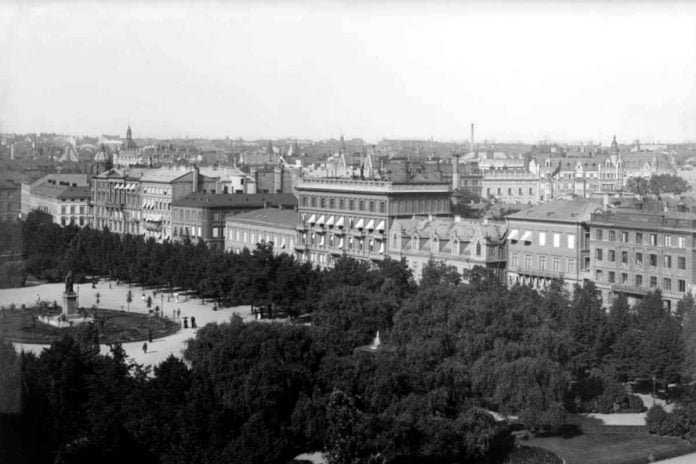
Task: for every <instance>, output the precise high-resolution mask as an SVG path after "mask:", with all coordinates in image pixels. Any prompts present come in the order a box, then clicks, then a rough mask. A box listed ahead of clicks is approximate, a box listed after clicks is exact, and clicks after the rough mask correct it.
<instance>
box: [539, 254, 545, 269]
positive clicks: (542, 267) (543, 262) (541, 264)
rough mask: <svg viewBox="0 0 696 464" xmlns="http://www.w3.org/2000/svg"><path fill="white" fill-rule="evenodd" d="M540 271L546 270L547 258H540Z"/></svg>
mask: <svg viewBox="0 0 696 464" xmlns="http://www.w3.org/2000/svg"><path fill="white" fill-rule="evenodd" d="M539 269H541V270H542V271H544V270H546V256H539Z"/></svg>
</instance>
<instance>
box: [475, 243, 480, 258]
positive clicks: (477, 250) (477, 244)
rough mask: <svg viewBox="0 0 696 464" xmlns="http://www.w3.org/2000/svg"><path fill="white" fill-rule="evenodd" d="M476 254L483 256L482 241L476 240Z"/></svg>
mask: <svg viewBox="0 0 696 464" xmlns="http://www.w3.org/2000/svg"><path fill="white" fill-rule="evenodd" d="M476 256H481V242H476Z"/></svg>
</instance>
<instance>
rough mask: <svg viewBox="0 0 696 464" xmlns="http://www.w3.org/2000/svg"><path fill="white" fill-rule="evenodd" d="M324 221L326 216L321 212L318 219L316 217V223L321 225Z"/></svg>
mask: <svg viewBox="0 0 696 464" xmlns="http://www.w3.org/2000/svg"><path fill="white" fill-rule="evenodd" d="M325 222H326V218H325V217H324V215H323V214H322V215H321V216H319V219H317V225H320V226H323V225H324V223H325Z"/></svg>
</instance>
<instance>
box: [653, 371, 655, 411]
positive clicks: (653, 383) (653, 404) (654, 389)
mask: <svg viewBox="0 0 696 464" xmlns="http://www.w3.org/2000/svg"><path fill="white" fill-rule="evenodd" d="M652 380H653V406H655V376H654V375H653V379H652Z"/></svg>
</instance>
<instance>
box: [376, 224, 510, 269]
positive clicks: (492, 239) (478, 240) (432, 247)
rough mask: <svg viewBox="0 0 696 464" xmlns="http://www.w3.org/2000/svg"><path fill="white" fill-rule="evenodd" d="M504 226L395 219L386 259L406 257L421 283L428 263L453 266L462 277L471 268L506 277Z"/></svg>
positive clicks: (505, 229) (505, 231)
mask: <svg viewBox="0 0 696 464" xmlns="http://www.w3.org/2000/svg"><path fill="white" fill-rule="evenodd" d="M506 233H507V226H506V225H505V224H504V223H494V222H488V221H483V222H480V221H473V220H466V219H461V218H459V217H455V218H437V219H436V218H427V217H425V218H413V219H395V220H394V221H393V223H392V226H391V229H390V230H389V237H390V239H389V256H390V257H391V258H393V259H400V258H406V260H407V262H408V266H409V268H410V269H411V270H412V271H413V275H414V277H415V278H416V279H417V280H420V278H421V276H422V273H423V268H424V267H425V265H426V264H427V263H428V261H430V260H434V261H437V262H443V263H445V264H447V265H450V266H454V267H456V268H457V271H459V272H460V273H462V274H466V271H468V270H471V269H472V268H473V267H474V266H483V267H486V268H488V269H491V270H492V271H493V272H494V273H495V274H496V275H497V276H498V278H499V279H501V281H502V280H504V278H505V262H506V256H507V253H506V252H507V247H506V245H505V235H506Z"/></svg>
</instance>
